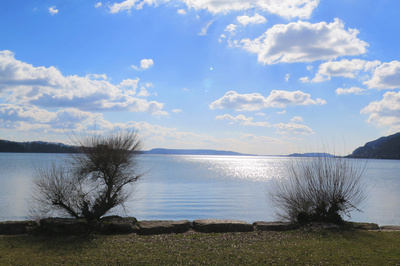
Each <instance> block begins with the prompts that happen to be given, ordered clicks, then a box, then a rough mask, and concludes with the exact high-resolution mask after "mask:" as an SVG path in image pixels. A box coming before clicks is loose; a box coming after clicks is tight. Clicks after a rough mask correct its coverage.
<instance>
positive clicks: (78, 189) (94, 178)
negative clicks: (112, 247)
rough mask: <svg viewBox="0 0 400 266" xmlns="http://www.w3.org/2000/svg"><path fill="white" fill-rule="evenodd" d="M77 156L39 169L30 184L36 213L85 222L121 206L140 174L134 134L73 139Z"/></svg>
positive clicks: (139, 150) (141, 173)
mask: <svg viewBox="0 0 400 266" xmlns="http://www.w3.org/2000/svg"><path fill="white" fill-rule="evenodd" d="M74 142H75V145H76V146H77V147H78V153H75V154H71V155H70V157H69V160H67V161H66V162H65V164H64V165H54V164H53V165H52V166H51V167H48V168H45V169H39V170H38V171H37V175H36V177H35V178H34V182H33V194H32V200H33V202H34V203H35V204H34V206H35V208H36V211H39V212H40V213H46V214H49V213H51V212H55V213H57V214H62V215H66V216H72V217H75V218H85V219H87V220H94V219H99V218H100V217H102V216H103V215H105V214H106V213H107V212H108V211H110V210H111V209H113V208H114V207H116V206H123V205H124V203H125V202H126V201H127V200H128V199H129V197H130V196H131V194H132V192H133V183H134V182H136V181H137V180H138V179H139V178H140V177H141V176H142V175H143V172H142V171H141V169H140V166H139V164H138V158H137V157H138V156H139V155H140V152H141V145H142V142H141V140H140V139H139V136H138V133H137V132H136V131H123V132H118V133H109V134H105V135H99V134H90V135H88V136H84V137H76V136H75V138H74Z"/></svg>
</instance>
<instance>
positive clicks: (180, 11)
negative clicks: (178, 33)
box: [177, 9, 186, 15]
mask: <svg viewBox="0 0 400 266" xmlns="http://www.w3.org/2000/svg"><path fill="white" fill-rule="evenodd" d="M177 12H178V14H181V15H185V14H186V10H185V9H178V11H177Z"/></svg>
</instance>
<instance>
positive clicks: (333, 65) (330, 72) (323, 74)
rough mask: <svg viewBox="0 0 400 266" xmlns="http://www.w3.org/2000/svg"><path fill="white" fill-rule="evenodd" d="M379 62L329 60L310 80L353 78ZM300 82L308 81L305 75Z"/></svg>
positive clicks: (371, 68)
mask: <svg viewBox="0 0 400 266" xmlns="http://www.w3.org/2000/svg"><path fill="white" fill-rule="evenodd" d="M380 64H381V62H380V61H365V60H361V59H353V60H347V59H343V60H341V61H329V62H325V63H322V64H321V65H320V66H319V69H318V73H317V74H316V75H315V77H314V78H313V79H312V80H311V82H323V81H326V80H330V79H331V77H345V78H355V77H356V76H357V75H358V74H359V72H360V71H364V72H366V71H369V70H373V69H374V68H375V67H377V66H379V65H380ZM300 80H301V81H302V82H309V79H308V78H307V77H305V78H301V79H300Z"/></svg>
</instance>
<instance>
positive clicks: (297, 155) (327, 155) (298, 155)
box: [288, 152, 335, 157]
mask: <svg viewBox="0 0 400 266" xmlns="http://www.w3.org/2000/svg"><path fill="white" fill-rule="evenodd" d="M288 156H289V157H335V155H332V154H329V153H323V152H309V153H293V154H290V155H288Z"/></svg>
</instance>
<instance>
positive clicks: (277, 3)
mask: <svg viewBox="0 0 400 266" xmlns="http://www.w3.org/2000/svg"><path fill="white" fill-rule="evenodd" d="M179 1H180V2H183V3H185V4H186V6H187V7H188V8H193V9H196V10H201V9H206V10H208V11H209V12H211V13H214V14H217V13H227V12H230V11H240V10H248V9H252V8H257V9H260V10H263V11H267V12H269V13H272V14H276V15H278V16H281V17H285V18H296V17H297V18H304V19H307V18H309V17H310V15H311V13H312V12H313V10H314V9H315V8H316V7H317V6H318V4H319V0H229V1H221V0H179ZM165 2H168V0H125V1H122V2H120V3H114V4H111V5H109V8H110V12H111V13H118V12H122V11H128V12H129V11H130V10H131V9H141V8H143V6H144V5H155V6H157V5H158V4H160V3H165Z"/></svg>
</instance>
